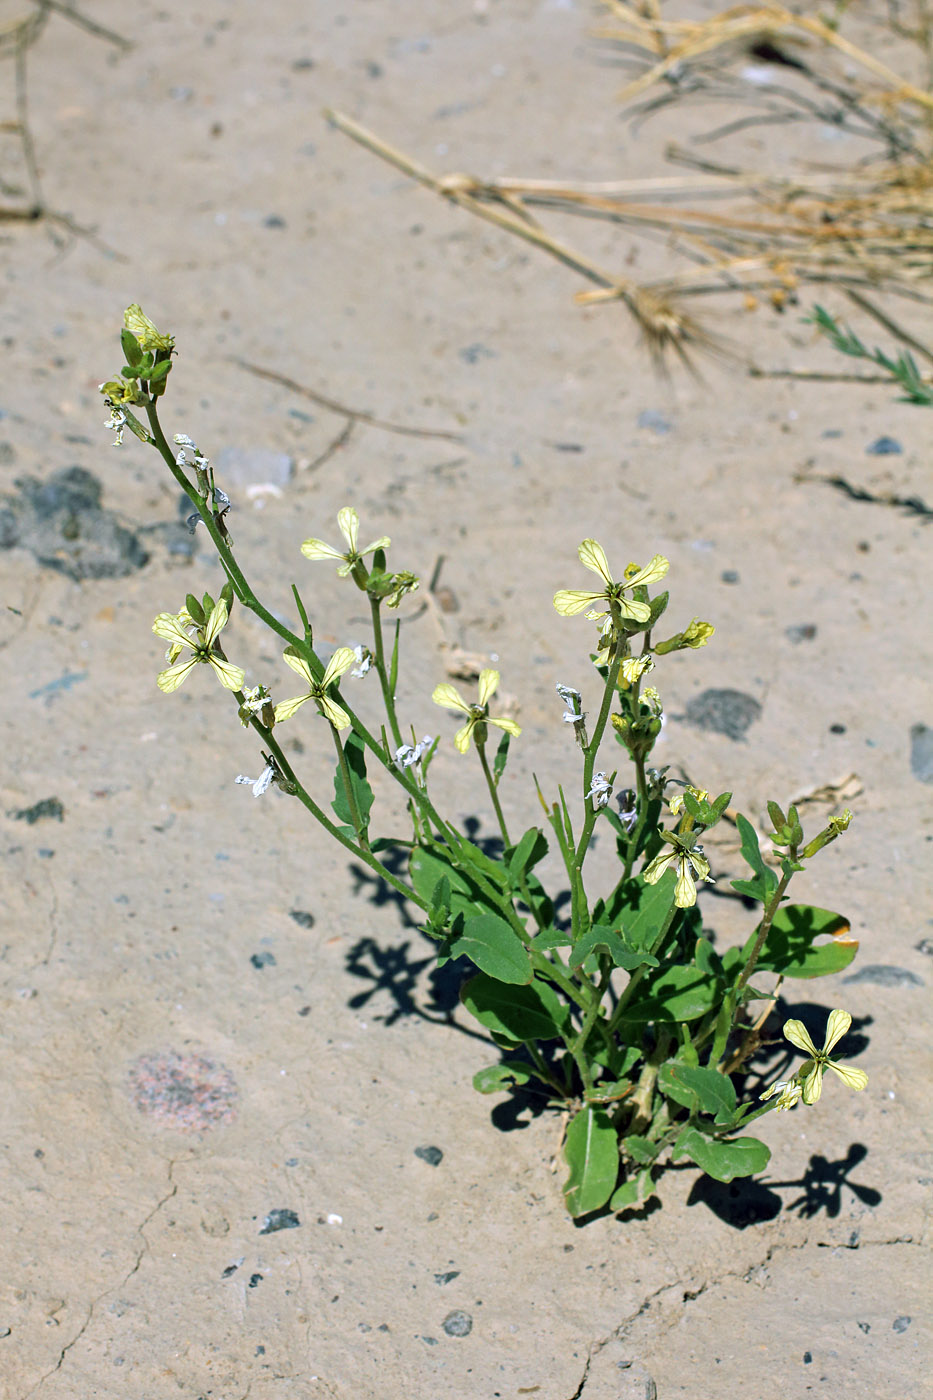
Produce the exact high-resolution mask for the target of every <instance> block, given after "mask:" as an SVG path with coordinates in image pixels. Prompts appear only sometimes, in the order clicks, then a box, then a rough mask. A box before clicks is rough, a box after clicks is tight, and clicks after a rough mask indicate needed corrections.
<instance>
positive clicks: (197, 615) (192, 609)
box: [185, 593, 207, 627]
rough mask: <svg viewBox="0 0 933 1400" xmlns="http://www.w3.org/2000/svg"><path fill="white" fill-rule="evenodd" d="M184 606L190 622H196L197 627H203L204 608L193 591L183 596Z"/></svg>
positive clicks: (204, 620)
mask: <svg viewBox="0 0 933 1400" xmlns="http://www.w3.org/2000/svg"><path fill="white" fill-rule="evenodd" d="M185 607H186V608H187V609H188V615H189V617H190V618H191V620H192V622H196V623H197V625H198V626H199V627H203V626H204V624H205V622H206V621H207V618H206V617H205V616H204V609H203V608H202V607H201V604H200V603H199V602H198V600H197V598H196V597H195V596H194V594H193V593H188V594H187V595H186V597H185Z"/></svg>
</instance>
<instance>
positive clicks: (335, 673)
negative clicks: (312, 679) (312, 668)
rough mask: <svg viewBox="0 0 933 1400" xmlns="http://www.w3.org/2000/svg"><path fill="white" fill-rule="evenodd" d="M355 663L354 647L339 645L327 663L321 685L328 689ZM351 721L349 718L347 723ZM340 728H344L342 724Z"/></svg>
mask: <svg viewBox="0 0 933 1400" xmlns="http://www.w3.org/2000/svg"><path fill="white" fill-rule="evenodd" d="M355 665H356V653H355V652H354V650H353V648H352V647H338V648H337V650H336V651H335V652H334V654H333V656H332V657H331V658H330V660H329V661H328V663H327V668H326V670H325V671H324V675H323V677H322V678H321V685H322V686H323V687H324V689H325V690H326V689H327V687H328V686H329V685H333V684H334V681H338V680H339V679H340V677H341V676H343V675H345V674H346V673H347V671H349V669H350V667H351V666H355ZM349 723H350V721H349V720H347V724H349ZM338 728H342V726H340V725H338Z"/></svg>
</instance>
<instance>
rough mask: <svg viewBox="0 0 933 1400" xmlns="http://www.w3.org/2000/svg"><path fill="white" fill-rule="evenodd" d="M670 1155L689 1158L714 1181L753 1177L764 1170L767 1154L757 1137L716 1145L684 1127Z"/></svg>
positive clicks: (694, 1130)
mask: <svg viewBox="0 0 933 1400" xmlns="http://www.w3.org/2000/svg"><path fill="white" fill-rule="evenodd" d="M671 1156H672V1157H673V1159H674V1160H675V1161H676V1160H677V1158H679V1157H689V1158H690V1160H691V1162H696V1164H697V1166H698V1167H699V1168H700V1170H701V1171H704V1172H706V1174H707V1176H711V1177H714V1178H715V1180H716V1181H733V1180H734V1179H735V1178H736V1177H737V1176H754V1175H755V1173H756V1172H761V1171H764V1169H765V1167H766V1166H767V1165H768V1162H769V1161H770V1160H771V1152H770V1150H769V1149H768V1148H767V1147H766V1146H765V1145H764V1143H763V1142H759V1140H758V1138H753V1137H742V1138H733V1139H731V1141H729V1142H717V1141H715V1139H713V1138H708V1137H704V1135H703V1134H702V1133H701V1132H698V1131H697V1129H696V1128H685V1129H684V1131H683V1132H682V1133H681V1135H680V1137H679V1138H678V1139H677V1141H676V1142H675V1143H674V1147H673V1151H672V1153H671Z"/></svg>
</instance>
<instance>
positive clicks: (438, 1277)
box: [434, 1269, 460, 1287]
mask: <svg viewBox="0 0 933 1400" xmlns="http://www.w3.org/2000/svg"><path fill="white" fill-rule="evenodd" d="M459 1277H460V1270H459V1269H451V1270H449V1272H448V1273H446V1274H435V1275H434V1282H435V1283H437V1284H440V1285H441V1287H443V1285H444V1284H445V1283H453V1281H454V1279H455V1278H459Z"/></svg>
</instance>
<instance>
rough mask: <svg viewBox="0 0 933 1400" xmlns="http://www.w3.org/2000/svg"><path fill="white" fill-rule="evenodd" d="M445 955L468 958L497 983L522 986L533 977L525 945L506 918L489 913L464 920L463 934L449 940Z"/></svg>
mask: <svg viewBox="0 0 933 1400" xmlns="http://www.w3.org/2000/svg"><path fill="white" fill-rule="evenodd" d="M448 952H449V954H450V956H451V957H452V958H460V957H467V958H469V959H470V960H471V961H472V962H474V963H475V964H476V966H477V967H478V968H479V970H480V971H481V972H485V973H487V974H488V976H490V977H494V978H495V979H496V981H497V982H509V983H517V984H523V983H528V982H530V981H531V978H532V975H533V973H532V967H531V958H530V957H529V956H528V950H527V948H526V947H525V945H524V943H523V942H522V940H521V939H520V938H519V936H518V934H517V933H516V932H515V930H514V929H513V928H512V926H511V925H510V924H507V923H506V921H505V919H502V918H500V917H499V915H498V914H493V913H491V912H490V913H488V914H474V915H473V916H472V917H471V918H468V919H466V920H465V921H464V924H463V931H462V932H461V933H459V934H457V935H456V936H455V937H453V938H451V940H450V945H449V948H448Z"/></svg>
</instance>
